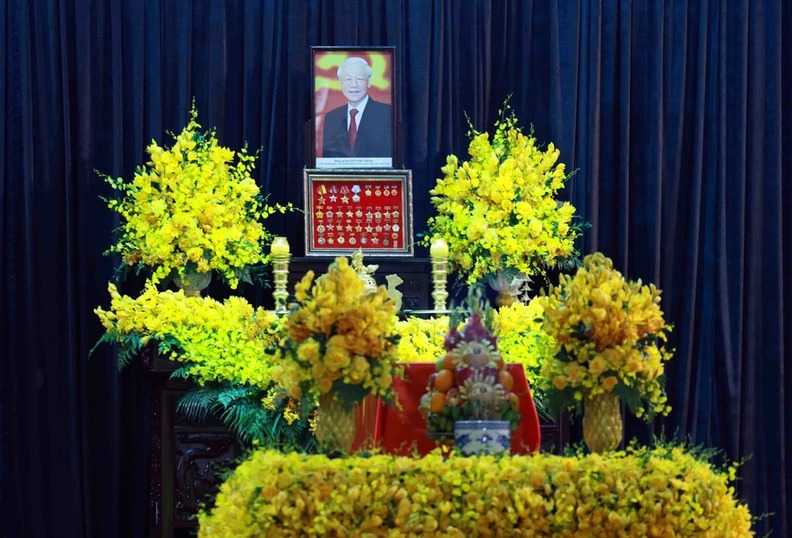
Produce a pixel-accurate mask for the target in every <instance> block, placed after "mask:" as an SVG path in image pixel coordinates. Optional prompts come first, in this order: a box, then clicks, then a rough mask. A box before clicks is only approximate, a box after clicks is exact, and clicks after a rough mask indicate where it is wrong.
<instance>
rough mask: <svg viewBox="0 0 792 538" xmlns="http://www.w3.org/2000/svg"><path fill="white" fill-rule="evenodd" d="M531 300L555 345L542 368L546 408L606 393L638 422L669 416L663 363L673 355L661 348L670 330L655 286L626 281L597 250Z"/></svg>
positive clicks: (571, 406)
mask: <svg viewBox="0 0 792 538" xmlns="http://www.w3.org/2000/svg"><path fill="white" fill-rule="evenodd" d="M538 301H539V303H540V306H541V307H542V308H543V309H544V328H545V330H546V331H547V333H548V334H550V335H551V336H552V337H553V338H554V339H555V345H554V346H553V348H552V351H551V355H552V356H550V357H548V358H547V359H546V360H545V362H544V364H543V365H542V368H541V374H542V378H543V380H544V382H545V383H546V384H547V386H548V391H549V393H550V394H549V396H550V400H551V404H558V405H564V406H566V407H569V408H574V407H576V406H577V405H578V404H579V402H580V401H581V400H582V399H583V398H584V397H587V396H594V395H598V394H604V393H611V392H612V393H613V394H616V395H617V396H619V397H620V398H622V399H623V400H624V401H625V402H626V403H627V404H628V406H629V407H630V409H631V410H632V411H633V412H634V413H635V414H636V415H637V416H639V417H641V416H644V418H649V417H651V416H653V414H655V413H662V414H668V412H669V411H670V407H669V406H668V404H667V397H666V394H665V389H664V382H665V375H664V363H665V362H666V361H667V360H669V359H670V358H671V355H672V352H671V351H669V350H666V349H665V345H664V344H665V342H666V338H667V333H668V332H669V331H670V330H671V328H670V327H669V326H668V325H666V323H665V321H664V320H663V312H662V310H661V309H660V290H658V289H657V288H656V287H655V286H654V284H650V285H648V286H645V285H642V284H641V281H640V280H639V281H637V282H635V281H627V280H625V278H624V276H622V274H621V273H620V272H619V271H616V270H615V269H614V268H613V261H612V260H610V259H609V258H607V257H605V255H604V254H602V253H599V252H598V253H595V254H590V255H588V256H586V258H585V259H584V261H583V265H582V267H580V268H579V269H578V271H577V273H576V274H575V275H574V276H570V275H561V278H560V282H559V285H558V286H556V287H552V288H551V289H550V291H549V293H547V295H543V296H542V297H540V298H539V299H538ZM645 407H646V408H645ZM647 411H648V412H647Z"/></svg>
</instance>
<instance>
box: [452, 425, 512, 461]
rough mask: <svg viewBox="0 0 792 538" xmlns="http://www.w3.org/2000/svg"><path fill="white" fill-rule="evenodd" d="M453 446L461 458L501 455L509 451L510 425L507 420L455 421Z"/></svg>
mask: <svg viewBox="0 0 792 538" xmlns="http://www.w3.org/2000/svg"><path fill="white" fill-rule="evenodd" d="M454 446H455V447H456V449H457V450H458V451H459V452H460V453H461V454H462V455H463V456H476V455H479V454H503V453H508V452H509V450H510V449H511V423H510V422H509V421H508V420H457V421H456V422H454Z"/></svg>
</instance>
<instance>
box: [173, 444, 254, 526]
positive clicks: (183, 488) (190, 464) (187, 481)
mask: <svg viewBox="0 0 792 538" xmlns="http://www.w3.org/2000/svg"><path fill="white" fill-rule="evenodd" d="M238 456H239V450H238V447H237V446H236V443H235V442H234V439H233V438H232V437H231V435H230V434H229V433H227V432H201V431H182V432H179V431H177V432H175V434H174V444H173V464H174V467H175V477H174V488H173V490H174V491H173V493H174V507H173V520H174V521H173V523H174V525H175V526H184V527H194V526H195V520H194V519H193V518H194V516H195V514H197V513H198V509H199V508H200V507H201V506H202V505H203V504H204V503H205V502H206V501H207V499H208V496H209V495H212V494H214V493H215V492H216V491H217V489H218V488H219V487H220V484H221V482H222V480H221V476H222V472H223V470H224V469H226V468H227V467H228V466H229V465H230V464H231V462H232V461H233V460H234V459H235V458H236V457H238Z"/></svg>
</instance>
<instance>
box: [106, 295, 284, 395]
mask: <svg viewBox="0 0 792 538" xmlns="http://www.w3.org/2000/svg"><path fill="white" fill-rule="evenodd" d="M108 291H109V292H110V297H111V306H110V309H109V310H103V309H101V308H97V309H95V312H96V314H97V316H99V319H100V321H101V322H102V325H103V326H104V327H105V329H106V331H107V332H106V334H105V337H104V338H103V340H102V341H105V342H112V341H115V342H119V343H121V344H122V346H123V345H124V344H126V343H128V339H127V337H128V336H130V335H134V336H135V337H136V339H135V340H134V342H135V343H136V344H137V347H138V348H139V347H141V346H144V345H146V344H147V343H148V342H149V341H151V340H157V341H159V342H160V352H161V353H163V354H164V356H165V357H167V358H171V359H174V360H178V361H180V362H184V363H188V373H189V375H190V376H191V377H192V378H194V379H195V380H196V382H197V383H198V384H200V385H203V384H204V383H206V382H210V381H217V382H223V381H227V382H231V383H236V384H240V385H248V386H252V387H258V388H262V389H266V388H269V387H271V386H272V378H271V370H272V358H271V356H269V355H268V354H267V353H266V349H267V348H268V347H273V346H275V345H277V343H278V341H279V340H280V338H281V337H282V334H283V333H282V329H281V321H280V318H279V317H278V316H277V315H275V314H273V313H271V312H268V311H266V310H264V309H262V308H257V309H254V308H253V307H252V306H251V305H250V303H248V302H247V301H246V300H245V299H244V298H242V297H229V298H228V299H226V300H225V301H224V302H222V303H220V302H218V301H216V300H214V299H211V298H208V297H187V296H185V295H184V292H183V291H181V290H179V291H176V292H174V291H157V289H156V288H155V287H154V286H153V285H152V284H149V285H147V286H146V288H145V290H144V291H143V293H142V294H141V295H140V296H139V297H137V298H133V297H129V296H127V295H121V294H120V293H119V292H118V289H117V288H116V286H115V285H114V284H109V285H108ZM127 351H130V350H127ZM132 351H136V350H132Z"/></svg>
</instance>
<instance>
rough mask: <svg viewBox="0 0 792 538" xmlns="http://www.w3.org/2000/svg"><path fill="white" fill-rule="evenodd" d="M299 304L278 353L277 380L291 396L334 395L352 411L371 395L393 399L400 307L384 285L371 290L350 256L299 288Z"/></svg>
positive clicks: (310, 277) (310, 275)
mask: <svg viewBox="0 0 792 538" xmlns="http://www.w3.org/2000/svg"><path fill="white" fill-rule="evenodd" d="M295 297H296V299H297V302H298V303H299V304H298V305H297V307H296V309H295V310H294V311H293V312H292V313H291V314H290V315H289V318H288V320H287V322H286V330H287V332H288V338H287V339H286V341H285V342H284V343H283V344H282V345H281V346H280V347H279V348H278V349H277V350H276V351H275V353H276V358H277V359H279V360H278V362H277V364H276V366H275V368H274V369H273V376H274V378H275V379H276V380H277V381H278V382H279V383H280V384H281V385H282V386H283V387H284V388H286V389H287V390H288V391H289V392H290V394H291V395H292V397H294V398H300V397H301V395H302V394H303V393H304V392H305V391H310V392H312V393H318V394H319V395H320V396H321V395H329V394H332V395H335V397H336V398H337V399H338V400H339V401H340V403H341V404H342V405H343V406H344V407H345V408H347V409H350V408H352V407H353V406H354V405H355V404H356V403H358V402H360V401H361V400H362V399H363V398H364V397H365V396H366V395H367V394H369V393H372V394H374V395H376V396H382V397H384V398H385V399H386V400H390V399H391V398H392V396H393V376H394V374H395V373H396V371H397V369H396V360H397V354H396V344H397V343H398V337H397V336H396V335H395V334H394V331H395V326H396V319H397V318H396V305H395V303H394V302H393V301H392V300H391V299H388V296H387V291H386V290H385V287H384V286H380V287H379V288H378V289H377V291H375V292H367V291H366V290H365V286H364V284H363V281H362V280H361V279H360V277H359V276H358V275H357V273H356V272H355V270H354V269H353V268H352V267H350V266H349V263H348V261H347V259H346V258H343V257H340V258H337V259H336V260H335V262H333V263H332V264H331V265H330V267H329V268H328V271H327V273H326V274H325V275H323V276H321V277H319V278H318V279H317V280H316V281H315V282H314V273H313V272H312V271H309V272H308V274H306V275H305V277H303V279H302V281H300V283H299V284H297V286H296V288H295Z"/></svg>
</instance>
